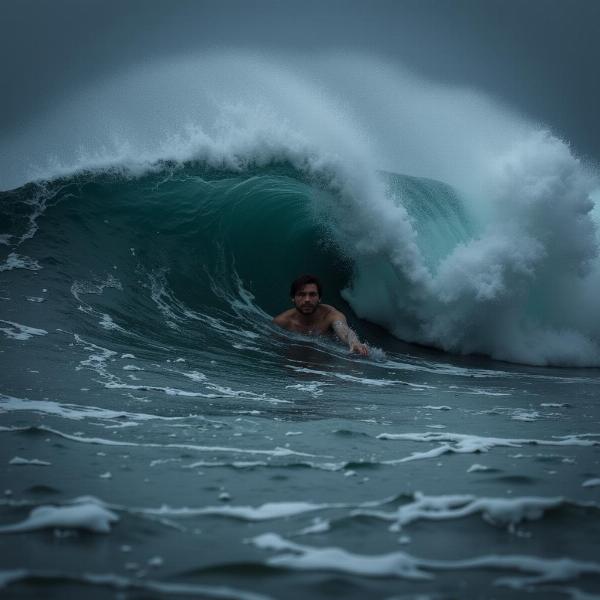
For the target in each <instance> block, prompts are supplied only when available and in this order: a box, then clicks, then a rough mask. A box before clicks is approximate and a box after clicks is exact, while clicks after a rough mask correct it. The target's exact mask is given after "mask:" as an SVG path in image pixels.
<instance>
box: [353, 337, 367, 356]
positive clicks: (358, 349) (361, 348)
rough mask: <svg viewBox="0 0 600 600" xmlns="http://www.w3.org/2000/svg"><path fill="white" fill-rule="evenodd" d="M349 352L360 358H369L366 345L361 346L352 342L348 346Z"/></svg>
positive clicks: (357, 342) (356, 342)
mask: <svg viewBox="0 0 600 600" xmlns="http://www.w3.org/2000/svg"><path fill="white" fill-rule="evenodd" d="M350 351H351V352H355V353H356V354H360V355H361V356H369V347H368V346H367V345H366V344H361V343H360V342H359V341H353V342H352V343H351V344H350Z"/></svg>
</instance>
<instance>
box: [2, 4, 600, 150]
mask: <svg viewBox="0 0 600 600" xmlns="http://www.w3.org/2000/svg"><path fill="white" fill-rule="evenodd" d="M0 19H1V22H2V35H0V57H1V58H0V61H1V65H2V71H1V72H2V83H3V85H2V88H3V93H2V96H1V98H0V115H1V116H0V127H1V128H2V131H4V132H10V131H14V130H15V129H18V128H19V127H21V126H23V125H24V124H25V123H26V122H27V121H28V120H29V119H30V118H31V117H32V116H33V115H35V114H36V113H37V112H39V111H42V110H45V109H47V108H49V107H51V106H52V105H53V103H55V102H56V101H57V100H59V99H60V98H62V97H63V96H64V95H69V94H70V93H72V91H73V88H74V87H76V86H80V85H82V84H85V83H86V82H89V81H90V80H93V79H94V78H97V77H99V76H102V75H104V74H106V73H110V72H111V71H114V70H115V69H118V68H121V67H122V66H125V65H128V64H131V63H145V62H150V61H152V60H154V59H155V58H156V57H158V56H166V55H169V54H174V53H182V52H184V53H185V52H192V51H202V50H203V49H207V48H213V47H224V48H227V47H230V46H236V47H248V48H260V49H263V50H266V51H269V52H277V51H281V50H285V51H302V52H306V51H315V50H316V51H319V50H327V49H336V50H340V49H341V50H344V49H348V50H354V51H363V50H364V51H368V52H371V53H377V54H380V55H384V56H385V57H387V58H389V59H392V60H394V61H398V62H401V63H403V64H405V65H406V66H408V67H409V68H410V69H412V70H413V71H415V72H417V73H419V74H421V75H424V76H426V77H428V78H431V79H435V80H438V81H444V82H449V83H453V84H459V85H467V86H470V87H473V88H477V89H481V90H483V91H485V92H487V93H489V94H490V95H492V96H493V97H495V98H497V99H499V100H500V101H502V102H504V103H506V104H508V105H510V106H511V108H513V109H516V110H517V111H520V112H521V113H523V114H525V115H527V116H528V117H529V118H531V119H534V120H537V121H539V122H541V123H544V124H547V125H549V126H550V127H551V128H552V129H553V130H554V131H555V132H556V133H557V134H559V135H561V136H562V137H564V138H565V139H567V140H568V141H570V142H571V143H572V144H573V146H574V147H575V149H576V151H577V152H578V153H580V154H583V155H589V156H591V157H594V158H595V159H596V160H599V159H600V119H598V117H597V116H596V112H597V106H598V105H599V100H600V78H598V77H597V70H598V69H597V65H596V63H597V62H598V58H599V57H600V51H599V47H598V44H599V42H598V23H599V22H600V2H598V1H597V0H589V1H584V0H578V1H575V2H565V1H563V0H512V1H509V0H485V1H482V0H453V1H452V2H449V1H448V2H447V1H443V0H404V1H402V0H396V1H392V0H371V1H370V2H368V3H367V2H364V1H352V0H327V1H323V0H320V1H316V0H303V1H302V2H298V1H283V0H220V1H218V2H217V1H216V0H211V1H210V2H208V1H198V0H178V1H174V2H167V1H158V0H129V1H116V0H4V2H2V4H1V5H0Z"/></svg>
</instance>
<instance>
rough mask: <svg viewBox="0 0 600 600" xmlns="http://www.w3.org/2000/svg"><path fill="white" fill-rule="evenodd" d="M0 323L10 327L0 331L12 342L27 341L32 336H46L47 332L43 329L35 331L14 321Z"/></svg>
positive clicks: (1, 328)
mask: <svg viewBox="0 0 600 600" xmlns="http://www.w3.org/2000/svg"><path fill="white" fill-rule="evenodd" d="M0 323H5V324H6V325H10V327H0V331H3V332H4V335H5V336H6V337H7V338H12V339H13V340H28V339H30V338H32V337H33V336H34V335H47V334H48V332H47V331H46V330H45V329H36V328H35V327H28V326H27V325H21V324H20V323H15V322H14V321H5V320H3V319H0Z"/></svg>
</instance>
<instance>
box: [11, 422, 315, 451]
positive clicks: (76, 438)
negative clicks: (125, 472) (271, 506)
mask: <svg viewBox="0 0 600 600" xmlns="http://www.w3.org/2000/svg"><path fill="white" fill-rule="evenodd" d="M31 429H36V430H39V431H47V432H48V433H52V434H54V435H57V436H59V437H62V438H64V439H67V440H70V441H73V442H80V443H83V444H99V445H104V446H126V447H140V448H177V449H182V450H194V451H197V452H226V453H234V454H258V455H264V456H279V457H282V456H310V457H315V456H317V455H315V454H309V453H307V452H298V451H295V450H291V449H290V448H282V447H280V446H277V447H276V448H273V449H272V450H264V449H259V448H257V449H253V448H235V447H230V446H200V445H196V444H153V443H150V442H127V441H121V440H112V439H108V438H99V437H86V436H84V435H75V434H68V433H64V432H62V431H59V430H57V429H53V428H51V427H46V426H44V425H40V426H38V427H4V426H0V431H1V432H10V431H29V430H31Z"/></svg>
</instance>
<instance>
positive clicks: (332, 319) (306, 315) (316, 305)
mask: <svg viewBox="0 0 600 600" xmlns="http://www.w3.org/2000/svg"><path fill="white" fill-rule="evenodd" d="M321 295H322V286H321V282H320V281H319V280H318V279H317V278H316V277H314V276H313V275H302V276H300V277H298V279H296V280H295V281H293V282H292V285H291V288H290V296H291V298H292V302H293V304H294V308H290V309H289V310H286V311H285V312H282V313H281V314H280V315H277V316H276V317H275V318H274V319H273V323H275V324H276V325H279V327H283V328H284V329H289V330H290V331H296V332H298V333H303V334H304V335H326V334H329V333H335V334H336V335H337V336H338V338H340V340H342V342H345V343H346V344H348V348H350V350H351V351H352V352H356V353H357V354H360V355H361V356H368V355H369V348H368V347H367V345H366V344H361V343H360V340H359V339H358V337H357V335H356V333H354V331H352V329H350V327H348V323H347V321H346V317H345V316H344V315H343V314H342V313H341V312H340V311H339V310H336V309H335V308H334V307H333V306H329V305H328V304H321Z"/></svg>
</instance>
